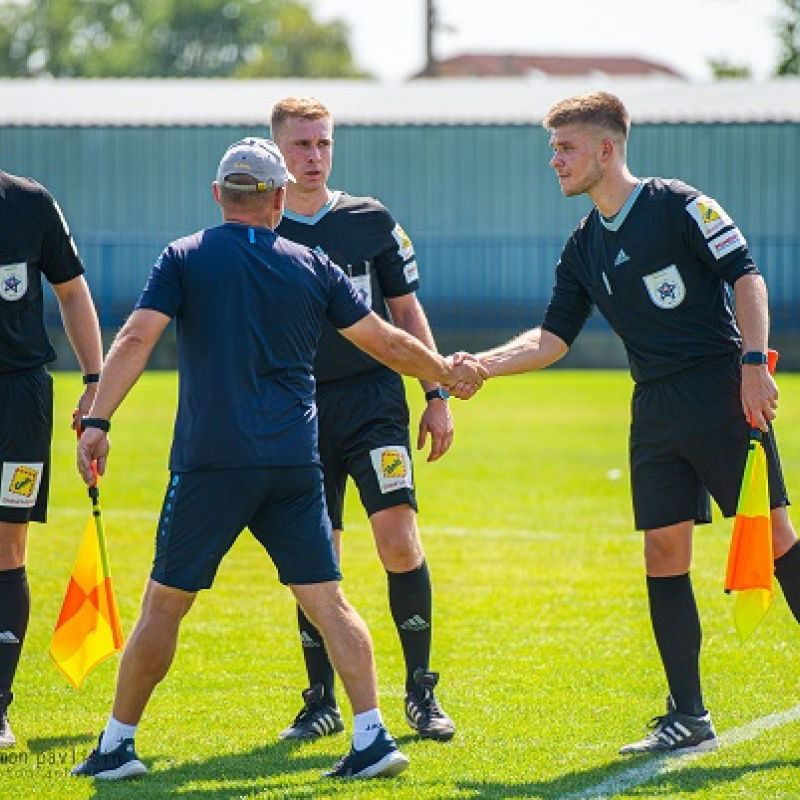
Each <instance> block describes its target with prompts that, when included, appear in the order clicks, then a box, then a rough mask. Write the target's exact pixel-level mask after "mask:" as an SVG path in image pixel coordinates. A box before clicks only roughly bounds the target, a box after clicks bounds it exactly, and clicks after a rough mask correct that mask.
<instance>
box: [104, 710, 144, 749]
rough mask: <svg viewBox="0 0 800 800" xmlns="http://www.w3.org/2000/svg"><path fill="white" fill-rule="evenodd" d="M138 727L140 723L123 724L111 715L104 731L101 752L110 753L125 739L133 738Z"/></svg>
mask: <svg viewBox="0 0 800 800" xmlns="http://www.w3.org/2000/svg"><path fill="white" fill-rule="evenodd" d="M138 727H139V726H138V725H123V723H121V722H117V720H115V719H114V717H109V718H108V723H107V724H106V729H105V730H104V731H103V738H102V739H101V740H100V752H101V753H110V752H111V751H112V750H116V749H117V748H118V747H119V745H120V743H121V742H122V740H123V739H133V737H134V736H136V728H138Z"/></svg>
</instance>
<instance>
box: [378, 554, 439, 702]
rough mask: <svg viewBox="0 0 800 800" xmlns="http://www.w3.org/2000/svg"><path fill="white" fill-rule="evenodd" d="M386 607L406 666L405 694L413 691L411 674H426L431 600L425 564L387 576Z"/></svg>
mask: <svg viewBox="0 0 800 800" xmlns="http://www.w3.org/2000/svg"><path fill="white" fill-rule="evenodd" d="M386 577H387V578H388V581H389V607H390V608H391V611H392V619H394V624H395V625H396V626H397V633H398V635H399V636H400V645H401V646H402V648H403V657H404V658H405V662H406V691H407V692H409V691H411V689H412V688H413V687H414V672H415V671H416V670H417V669H419V668H420V667H421V668H422V669H424V670H425V671H427V669H428V665H429V662H430V656H431V617H432V608H433V600H432V595H431V577H430V573H429V572H428V563H427V562H426V561H423V562H422V564H420V565H419V566H418V567H417V568H416V569H412V570H410V571H409V572H387V573H386Z"/></svg>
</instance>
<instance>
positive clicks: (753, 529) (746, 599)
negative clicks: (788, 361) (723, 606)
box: [725, 350, 778, 642]
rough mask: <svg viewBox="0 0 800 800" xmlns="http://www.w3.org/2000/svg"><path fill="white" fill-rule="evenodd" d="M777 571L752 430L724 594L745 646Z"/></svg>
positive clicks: (763, 469) (762, 458)
mask: <svg viewBox="0 0 800 800" xmlns="http://www.w3.org/2000/svg"><path fill="white" fill-rule="evenodd" d="M769 359H770V360H769V370H770V372H774V370H775V365H776V364H777V361H778V354H777V352H775V351H774V350H770V352H769ZM774 569H775V565H774V559H773V555H772V520H771V517H770V507H769V480H768V478H767V456H766V453H765V452H764V446H763V445H762V443H761V431H760V430H759V429H758V428H752V429H751V431H750V445H749V448H748V451H747V461H746V462H745V467H744V475H743V477H742V488H741V489H740V491H739V503H738V506H737V508H736V520H735V522H734V525H733V536H732V537H731V545H730V550H729V551H728V569H727V572H726V575H725V591H726V592H728V593H730V592H736V600H735V602H734V607H733V619H734V624H735V625H736V631H737V632H738V634H739V639H740V640H741V641H742V642H744V641H745V640H746V639H747V638H748V637H749V636H750V634H752V633H753V631H754V630H755V629H756V628H757V627H758V625H759V623H760V622H761V620H762V619H763V618H764V615H765V614H766V613H767V611H768V610H769V607H770V605H771V604H772V596H773V589H772V575H773V571H774Z"/></svg>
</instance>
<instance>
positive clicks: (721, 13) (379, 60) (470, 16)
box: [309, 0, 779, 81]
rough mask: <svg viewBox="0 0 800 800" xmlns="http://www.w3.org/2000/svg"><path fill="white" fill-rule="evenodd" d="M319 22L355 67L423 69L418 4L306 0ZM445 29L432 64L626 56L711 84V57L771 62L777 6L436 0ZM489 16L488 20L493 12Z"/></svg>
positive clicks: (393, 71)
mask: <svg viewBox="0 0 800 800" xmlns="http://www.w3.org/2000/svg"><path fill="white" fill-rule="evenodd" d="M309 2H310V6H311V8H312V11H313V12H314V14H315V17H316V18H317V19H319V20H329V19H331V18H334V17H336V18H339V19H342V20H344V21H345V22H347V23H348V25H349V26H350V30H351V45H352V48H353V52H354V55H355V57H356V59H357V61H358V63H359V64H360V65H361V66H362V67H364V68H365V69H367V70H369V71H370V72H372V73H373V74H375V75H376V76H378V77H379V78H382V79H385V80H389V81H397V80H403V79H405V78H407V77H409V76H410V75H411V74H413V73H415V72H417V71H418V70H420V69H421V68H422V66H423V64H424V57H425V56H424V54H425V47H424V45H425V39H424V10H425V0H309ZM436 2H437V7H438V8H439V9H440V14H439V16H440V18H441V20H442V22H443V23H444V24H445V25H446V26H447V28H448V29H450V30H448V31H445V32H443V33H441V34H439V36H438V38H437V53H438V55H439V57H447V56H449V55H455V54H457V53H462V52H468V51H506V52H528V53H543V54H549V53H556V54H576V55H586V54H589V55H592V54H607V55H633V56H641V57H646V58H650V59H652V60H655V61H659V62H661V63H664V64H667V65H669V66H672V67H674V68H676V69H678V70H681V71H682V72H683V73H684V74H686V75H687V76H688V77H690V78H692V79H696V80H708V79H709V77H710V72H709V70H708V67H707V66H706V65H707V62H708V60H709V59H712V58H715V59H725V60H727V61H729V62H732V63H735V64H747V65H749V66H750V67H751V68H752V69H753V73H754V76H755V77H756V79H759V80H761V79H764V78H766V77H768V75H769V73H770V71H771V69H772V68H773V67H774V65H775V63H776V62H777V53H778V45H777V37H776V35H775V33H774V30H773V23H774V20H775V19H776V18H777V15H778V12H779V2H778V0H568V2H559V1H558V0H436ZM490 12H491V13H490Z"/></svg>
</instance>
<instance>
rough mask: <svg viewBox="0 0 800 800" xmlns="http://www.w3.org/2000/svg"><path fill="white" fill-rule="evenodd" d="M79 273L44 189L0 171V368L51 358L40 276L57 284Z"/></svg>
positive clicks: (54, 206) (80, 266) (61, 220)
mask: <svg viewBox="0 0 800 800" xmlns="http://www.w3.org/2000/svg"><path fill="white" fill-rule="evenodd" d="M83 272H84V270H83V264H82V263H81V260H80V258H79V257H78V251H77V250H76V249H75V243H74V242H73V241H72V237H71V236H70V234H69V228H68V227H67V223H66V221H65V220H64V217H63V215H62V214H61V210H60V209H59V207H58V204H57V203H56V201H55V200H54V199H53V198H52V197H51V195H50V193H49V192H48V191H47V189H45V188H44V187H43V186H42V185H41V184H39V183H37V182H36V181H34V180H31V179H30V178H18V177H16V176H15V175H9V174H8V173H7V172H2V171H0V373H4V372H15V371H17V370H24V369H34V368H36V367H41V366H42V365H43V364H47V363H49V362H50V361H54V360H55V358H56V353H55V350H53V346H52V344H51V343H50V340H49V339H48V337H47V331H46V330H45V326H44V296H43V286H42V275H44V277H45V278H46V280H47V281H49V282H50V283H51V284H58V283H65V282H66V281H70V280H72V279H73V278H77V277H78V276H79V275H83Z"/></svg>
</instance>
